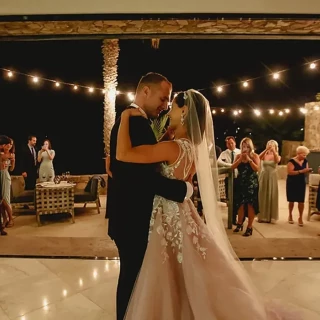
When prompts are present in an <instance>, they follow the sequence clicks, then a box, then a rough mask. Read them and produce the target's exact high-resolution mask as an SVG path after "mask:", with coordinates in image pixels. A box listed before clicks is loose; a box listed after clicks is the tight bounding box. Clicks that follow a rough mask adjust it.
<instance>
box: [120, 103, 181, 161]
mask: <svg viewBox="0 0 320 320" xmlns="http://www.w3.org/2000/svg"><path fill="white" fill-rule="evenodd" d="M131 110H132V109H128V110H126V111H124V112H123V113H122V115H121V123H120V127H119V131H118V139H117V152H116V158H117V160H119V161H123V162H133V163H157V162H163V161H167V162H169V163H172V162H174V161H175V160H176V159H177V158H178V156H179V151H180V150H179V146H178V144H177V143H175V142H173V141H168V142H160V143H157V144H154V145H142V146H138V147H132V144H131V139H130V135H129V120H130V116H131V115H132V111H131Z"/></svg>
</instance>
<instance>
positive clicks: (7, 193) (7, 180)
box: [0, 138, 15, 228]
mask: <svg viewBox="0 0 320 320" xmlns="http://www.w3.org/2000/svg"><path fill="white" fill-rule="evenodd" d="M2 161H4V162H5V167H4V168H3V169H1V175H0V184H1V194H2V205H1V215H2V218H3V220H2V227H3V228H10V227H13V225H14V222H13V214H12V208H11V204H10V202H11V176H10V173H9V170H10V171H13V170H14V167H15V149H14V142H13V140H12V139H10V138H9V143H7V144H5V145H4V146H3V152H2Z"/></svg>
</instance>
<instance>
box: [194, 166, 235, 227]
mask: <svg viewBox="0 0 320 320" xmlns="http://www.w3.org/2000/svg"><path fill="white" fill-rule="evenodd" d="M218 174H219V178H218V179H219V181H218V182H219V183H218V186H219V190H218V191H219V194H218V196H219V200H221V199H222V198H223V197H224V196H226V198H227V199H228V201H227V205H228V229H232V220H233V176H234V173H233V170H232V169H231V168H219V169H218ZM225 178H227V179H228V194H227V195H226V194H225V189H226V188H225ZM221 186H222V188H221ZM194 190H195V195H194V197H193V202H194V205H195V206H196V207H198V204H199V201H201V194H200V196H199V191H198V183H195V187H194Z"/></svg>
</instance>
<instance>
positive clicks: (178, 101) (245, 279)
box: [117, 90, 297, 320]
mask: <svg viewBox="0 0 320 320" xmlns="http://www.w3.org/2000/svg"><path fill="white" fill-rule="evenodd" d="M168 115H169V118H170V127H171V128H172V129H174V132H175V140H174V141H168V142H161V143H158V144H156V145H143V146H138V147H134V148H133V147H132V145H131V142H130V137H129V119H130V117H132V116H143V114H142V113H141V112H140V111H139V109H127V110H126V111H124V112H123V113H122V116H121V124H120V129H119V132H118V145H117V159H118V160H120V161H124V162H134V163H161V165H160V166H161V172H162V174H163V175H165V176H166V177H170V178H172V179H180V180H185V181H191V179H192V176H193V175H194V174H195V172H196V173H197V177H198V183H199V187H200V191H201V199H202V204H203V213H204V215H205V220H206V223H204V222H203V221H202V219H201V218H200V217H199V215H198V213H197V210H196V209H195V207H194V205H193V203H192V201H191V200H190V199H185V201H184V203H182V204H179V203H176V202H174V201H170V200H166V199H164V198H162V197H160V196H156V197H155V199H154V205H153V212H152V218H151V222H150V233H149V244H148V247H147V251H146V254H145V258H144V262H143V265H142V268H141V271H140V274H139V277H138V279H137V281H136V284H135V288H134V291H133V293H132V296H131V299H130V303H129V306H128V309H127V313H126V316H125V319H126V320H137V319H139V320H235V319H243V320H249V319H254V320H271V319H272V320H275V319H277V320H280V319H297V317H293V316H291V315H289V314H288V315H286V314H285V312H284V311H282V310H281V308H280V307H279V306H277V305H275V304H273V303H271V302H270V303H266V302H265V301H264V300H263V299H262V297H261V296H260V294H259V292H258V291H257V290H256V288H255V287H254V285H253V284H252V283H251V280H250V278H249V276H248V275H247V273H246V272H245V270H244V268H243V267H242V265H241V263H240V262H239V260H238V259H237V257H236V255H235V253H234V251H233V249H232V247H231V245H230V243H229V240H228V238H227V235H226V232H225V228H224V226H223V223H222V218H221V214H220V211H219V207H218V201H217V196H216V195H217V190H218V186H217V183H218V173H217V169H216V168H217V166H216V159H215V157H214V154H215V153H214V152H211V151H212V150H214V148H215V146H214V135H213V123H212V116H211V112H210V107H209V103H208V101H207V99H206V98H205V97H204V96H203V95H202V94H201V93H199V92H197V91H195V90H188V91H185V92H181V93H179V94H178V95H177V96H176V97H175V99H174V101H173V104H172V109H171V111H170V113H169V114H168ZM132 214H134V215H138V214H139V212H132Z"/></svg>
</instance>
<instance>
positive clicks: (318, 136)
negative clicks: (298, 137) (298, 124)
mask: <svg viewBox="0 0 320 320" xmlns="http://www.w3.org/2000/svg"><path fill="white" fill-rule="evenodd" d="M305 109H306V114H305V120H304V141H305V142H304V145H305V146H306V147H308V148H309V149H310V150H314V151H316V150H317V151H319V150H320V101H318V102H308V103H306V104H305Z"/></svg>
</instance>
